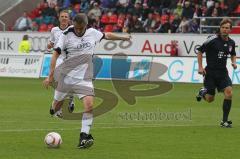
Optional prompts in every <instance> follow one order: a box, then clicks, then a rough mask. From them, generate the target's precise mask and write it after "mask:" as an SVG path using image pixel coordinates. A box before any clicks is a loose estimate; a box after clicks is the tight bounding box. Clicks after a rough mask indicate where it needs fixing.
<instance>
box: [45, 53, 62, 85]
mask: <svg viewBox="0 0 240 159" xmlns="http://www.w3.org/2000/svg"><path fill="white" fill-rule="evenodd" d="M58 56H59V54H58V53H57V52H56V51H54V52H53V55H52V59H51V65H50V72H49V76H48V77H47V78H46V79H45V80H44V81H43V86H44V87H45V88H46V89H48V87H49V86H50V85H51V84H52V82H53V74H54V69H55V66H56V61H57V58H58Z"/></svg>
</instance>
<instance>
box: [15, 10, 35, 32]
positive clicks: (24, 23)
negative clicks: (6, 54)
mask: <svg viewBox="0 0 240 159" xmlns="http://www.w3.org/2000/svg"><path fill="white" fill-rule="evenodd" d="M31 29H32V20H31V19H30V18H29V17H28V16H27V12H26V11H25V12H23V15H22V16H21V17H19V18H18V19H17V20H16V22H15V24H14V26H13V30H14V31H27V30H31Z"/></svg>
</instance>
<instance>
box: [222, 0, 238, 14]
mask: <svg viewBox="0 0 240 159" xmlns="http://www.w3.org/2000/svg"><path fill="white" fill-rule="evenodd" d="M224 5H225V6H226V8H225V11H226V16H231V15H232V12H233V11H234V10H235V9H236V8H237V7H238V5H239V0H224Z"/></svg>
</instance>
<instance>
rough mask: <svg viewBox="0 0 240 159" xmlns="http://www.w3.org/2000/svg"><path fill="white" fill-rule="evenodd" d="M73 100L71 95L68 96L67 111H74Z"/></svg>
mask: <svg viewBox="0 0 240 159" xmlns="http://www.w3.org/2000/svg"><path fill="white" fill-rule="evenodd" d="M74 107H75V104H74V100H73V96H71V97H70V101H69V105H68V111H69V113H72V112H73V111H74Z"/></svg>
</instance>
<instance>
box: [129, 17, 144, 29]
mask: <svg viewBox="0 0 240 159" xmlns="http://www.w3.org/2000/svg"><path fill="white" fill-rule="evenodd" d="M138 18H139V17H138V15H133V16H132V21H131V24H130V25H129V31H130V32H133V33H142V32H144V29H143V27H142V23H141V21H140V20H139V19H138Z"/></svg>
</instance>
